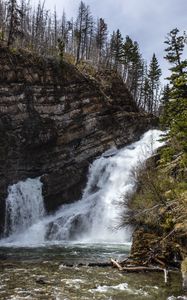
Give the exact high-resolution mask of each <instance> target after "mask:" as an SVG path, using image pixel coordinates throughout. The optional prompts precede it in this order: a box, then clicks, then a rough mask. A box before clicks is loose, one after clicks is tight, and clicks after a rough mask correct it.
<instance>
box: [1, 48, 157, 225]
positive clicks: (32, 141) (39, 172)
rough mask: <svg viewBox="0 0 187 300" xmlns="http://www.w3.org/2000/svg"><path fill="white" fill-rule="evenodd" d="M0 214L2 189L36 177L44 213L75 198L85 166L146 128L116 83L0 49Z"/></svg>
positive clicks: (150, 121) (107, 75) (104, 76)
mask: <svg viewBox="0 0 187 300" xmlns="http://www.w3.org/2000/svg"><path fill="white" fill-rule="evenodd" d="M0 70H1V72H0V160H1V162H0V211H1V213H0V214H1V215H0V218H1V230H0V231H2V226H3V223H4V221H3V216H4V206H5V199H6V195H7V187H8V185H10V184H13V183H15V182H17V181H19V180H23V179H25V178H27V177H36V176H42V180H43V183H44V186H43V193H44V197H45V204H46V208H47V210H48V211H51V210H54V209H56V208H57V207H58V206H59V205H60V204H62V203H67V202H70V201H75V200H77V199H78V198H80V197H81V191H82V189H83V187H84V185H85V182H86V176H87V170H88V166H89V164H90V163H91V162H92V161H93V160H94V159H95V158H96V157H97V156H98V155H100V154H101V153H102V152H103V151H105V150H107V149H109V148H110V147H112V146H116V147H121V146H124V145H125V144H128V143H130V142H132V141H134V140H136V139H138V138H139V136H140V135H141V134H142V133H143V132H144V131H146V130H147V129H148V128H150V127H152V126H154V124H153V119H152V117H151V116H148V115H145V114H142V113H140V112H139V111H138V109H137V107H136V105H135V103H134V101H133V99H132V97H131V95H130V94H129V92H128V90H127V89H126V87H125V85H124V84H123V82H122V80H121V79H120V78H118V77H117V76H116V75H112V73H111V72H109V71H108V72H106V73H105V74H101V73H100V74H98V76H97V77H96V78H95V79H93V78H92V79H91V78H89V77H88V76H85V75H83V74H82V73H80V72H79V71H78V70H77V69H76V68H75V67H74V66H72V65H69V64H67V63H63V64H60V63H58V62H56V61H54V60H52V59H46V60H45V59H41V58H38V57H34V56H33V55H31V54H29V53H27V54H26V53H22V52H18V53H16V54H15V53H10V52H9V51H8V50H7V49H3V48H0Z"/></svg>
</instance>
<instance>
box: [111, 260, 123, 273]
mask: <svg viewBox="0 0 187 300" xmlns="http://www.w3.org/2000/svg"><path fill="white" fill-rule="evenodd" d="M110 261H111V263H112V265H113V266H114V267H117V268H118V270H119V271H122V270H123V267H122V266H121V265H120V264H119V263H118V262H117V261H116V260H114V259H112V258H111V260H110Z"/></svg>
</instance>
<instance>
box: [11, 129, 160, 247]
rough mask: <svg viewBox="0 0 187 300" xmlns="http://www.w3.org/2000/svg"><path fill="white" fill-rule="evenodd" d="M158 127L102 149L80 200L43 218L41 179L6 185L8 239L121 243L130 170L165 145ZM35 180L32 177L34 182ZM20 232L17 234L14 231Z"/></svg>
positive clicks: (132, 182) (131, 182)
mask: <svg viewBox="0 0 187 300" xmlns="http://www.w3.org/2000/svg"><path fill="white" fill-rule="evenodd" d="M161 135H162V132H161V131H158V130H150V131H148V132H147V133H145V134H144V136H143V137H142V139H141V140H140V141H138V142H136V143H133V144H131V145H130V146H127V147H125V148H124V149H121V150H116V152H114V151H113V155H112V156H110V153H109V152H107V153H104V154H103V155H102V156H101V157H100V158H98V159H96V160H95V161H94V162H93V164H92V165H91V166H90V170H89V174H88V182H87V185H86V188H85V190H84V192H83V196H82V199H81V200H79V201H77V202H75V203H72V204H68V205H63V206H62V207H61V208H60V209H59V210H58V211H57V212H56V214H54V215H52V216H46V217H44V218H42V217H43V215H44V208H43V202H42V194H41V183H40V180H39V179H28V180H27V181H25V182H19V183H18V184H16V185H13V186H11V187H10V188H9V195H8V198H7V213H6V215H7V216H6V233H9V234H10V233H11V234H12V235H11V241H13V240H14V241H17V240H19V243H22V242H23V244H28V245H29V244H37V243H41V242H42V241H43V242H44V241H48V242H49V241H50V242H51V243H54V242H55V241H70V240H71V241H78V242H81V241H82V242H92V243H93V242H115V243H116V242H125V241H128V240H129V232H128V231H127V230H125V229H117V225H119V221H118V220H119V218H120V216H121V215H122V214H123V211H124V209H125V208H124V202H125V201H126V199H127V196H128V195H129V194H130V193H132V192H133V191H134V189H135V186H136V179H135V177H134V175H133V171H134V170H135V169H136V168H138V167H140V166H141V165H142V164H143V163H144V162H145V161H146V159H148V158H149V157H150V156H151V155H152V154H153V152H154V151H155V150H156V149H157V148H159V147H160V146H161V145H162V144H163V143H162V142H160V141H159V138H160V136H161ZM34 180H35V181H34ZM18 233H19V235H18Z"/></svg>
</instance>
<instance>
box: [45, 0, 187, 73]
mask: <svg viewBox="0 0 187 300" xmlns="http://www.w3.org/2000/svg"><path fill="white" fill-rule="evenodd" d="M83 2H84V3H86V4H87V5H89V6H90V9H91V12H92V13H93V15H94V16H95V17H102V18H104V19H105V22H106V23H107V24H108V28H109V31H110V32H112V31H113V30H116V29H118V28H119V29H120V31H121V33H122V35H123V37H125V36H126V35H129V36H130V37H131V38H132V39H133V40H136V41H137V42H138V43H139V45H140V50H141V52H142V53H143V56H144V58H145V59H146V60H147V61H148V62H149V61H150V59H151V57H152V54H153V52H155V53H156V56H157V57H158V59H159V63H160V65H161V66H162V68H163V73H164V75H166V74H167V73H166V70H167V67H168V66H167V63H166V62H164V59H163V56H164V47H165V45H164V40H165V37H166V35H167V33H168V32H169V31H170V30H171V29H173V28H175V27H177V28H178V29H180V30H181V32H183V31H184V30H186V29H187V0H85V1H83ZM79 3H80V0H53V1H51V0H46V7H47V8H50V9H53V8H54V6H55V5H56V8H57V13H58V15H59V16H60V15H61V14H62V12H63V9H64V10H65V12H66V15H67V18H71V17H75V16H76V14H77V10H78V6H79Z"/></svg>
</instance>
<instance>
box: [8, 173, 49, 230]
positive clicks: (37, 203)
mask: <svg viewBox="0 0 187 300" xmlns="http://www.w3.org/2000/svg"><path fill="white" fill-rule="evenodd" d="M44 214H45V209H44V204H43V197H42V183H41V181H40V178H35V179H27V180H26V181H20V182H18V183H16V184H13V185H12V186H10V187H9V188H8V197H7V199H6V215H5V235H17V234H20V233H22V232H24V231H25V230H27V229H28V228H29V227H30V226H32V225H33V224H35V223H37V222H38V221H39V220H40V219H41V218H42V217H43V216H44Z"/></svg>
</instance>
